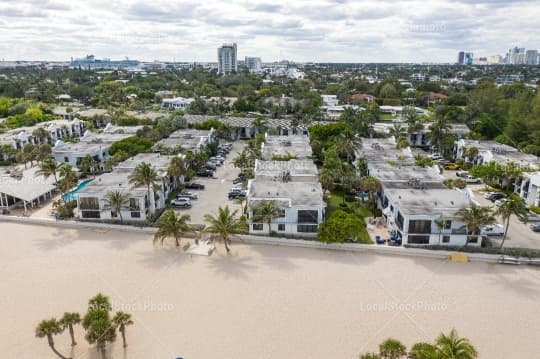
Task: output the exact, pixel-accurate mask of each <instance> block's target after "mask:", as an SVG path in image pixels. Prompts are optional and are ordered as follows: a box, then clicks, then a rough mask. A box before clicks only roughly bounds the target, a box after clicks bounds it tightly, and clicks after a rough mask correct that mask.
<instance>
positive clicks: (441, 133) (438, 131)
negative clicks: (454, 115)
mask: <svg viewBox="0 0 540 359" xmlns="http://www.w3.org/2000/svg"><path fill="white" fill-rule="evenodd" d="M451 127H452V126H450V124H449V123H448V122H447V120H446V119H445V118H443V117H441V118H438V119H436V120H435V122H434V123H433V124H432V125H431V126H429V133H428V138H429V140H430V141H431V145H432V146H436V147H437V150H438V151H439V152H442V150H441V143H442V142H443V140H444V138H445V137H446V136H447V135H448V131H449V130H450V128H451Z"/></svg>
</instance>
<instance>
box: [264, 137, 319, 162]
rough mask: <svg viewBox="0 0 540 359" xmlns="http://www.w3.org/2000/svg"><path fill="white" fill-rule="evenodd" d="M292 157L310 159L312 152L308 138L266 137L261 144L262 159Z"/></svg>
mask: <svg viewBox="0 0 540 359" xmlns="http://www.w3.org/2000/svg"><path fill="white" fill-rule="evenodd" d="M287 154H290V155H294V156H297V157H298V158H300V159H301V158H307V157H311V155H312V150H311V145H310V144H309V137H308V136H304V135H291V136H266V138H265V143H263V144H262V157H263V159H266V160H270V159H271V158H272V156H276V155H277V156H283V155H287Z"/></svg>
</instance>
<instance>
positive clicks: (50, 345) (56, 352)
mask: <svg viewBox="0 0 540 359" xmlns="http://www.w3.org/2000/svg"><path fill="white" fill-rule="evenodd" d="M47 341H48V342H49V347H51V350H52V351H53V352H54V354H56V355H58V357H60V358H61V359H71V358H68V357H65V356H63V355H62V354H60V353H59V352H58V350H56V348H55V347H54V340H53V337H52V334H48V335H47Z"/></svg>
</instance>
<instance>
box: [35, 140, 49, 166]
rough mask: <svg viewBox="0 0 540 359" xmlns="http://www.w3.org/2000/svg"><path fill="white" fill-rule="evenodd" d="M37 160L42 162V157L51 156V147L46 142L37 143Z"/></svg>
mask: <svg viewBox="0 0 540 359" xmlns="http://www.w3.org/2000/svg"><path fill="white" fill-rule="evenodd" d="M36 152H37V160H38V162H43V160H44V159H46V158H48V157H51V154H52V147H51V145H49V144H48V143H44V144H42V145H39V146H38V147H37V148H36Z"/></svg>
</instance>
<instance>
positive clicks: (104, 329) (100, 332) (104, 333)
mask: <svg viewBox="0 0 540 359" xmlns="http://www.w3.org/2000/svg"><path fill="white" fill-rule="evenodd" d="M86 340H88V342H89V343H90V344H94V343H96V347H97V349H98V351H99V352H101V357H102V359H106V358H107V356H106V352H105V349H106V346H107V343H108V342H109V343H112V342H114V341H115V340H116V328H115V327H114V325H113V324H112V323H111V321H110V319H109V318H107V317H105V316H103V317H101V318H96V319H95V320H93V321H92V322H91V323H90V326H89V327H88V330H87V332H86Z"/></svg>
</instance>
